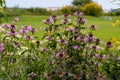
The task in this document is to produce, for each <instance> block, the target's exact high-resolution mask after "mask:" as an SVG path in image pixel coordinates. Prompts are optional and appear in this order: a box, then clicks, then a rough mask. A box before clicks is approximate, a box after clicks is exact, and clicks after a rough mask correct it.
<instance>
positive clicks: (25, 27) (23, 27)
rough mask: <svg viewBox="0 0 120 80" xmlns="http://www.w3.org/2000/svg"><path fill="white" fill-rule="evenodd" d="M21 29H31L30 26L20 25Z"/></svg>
mask: <svg viewBox="0 0 120 80" xmlns="http://www.w3.org/2000/svg"><path fill="white" fill-rule="evenodd" d="M22 29H23V30H27V31H31V30H32V28H31V26H22Z"/></svg>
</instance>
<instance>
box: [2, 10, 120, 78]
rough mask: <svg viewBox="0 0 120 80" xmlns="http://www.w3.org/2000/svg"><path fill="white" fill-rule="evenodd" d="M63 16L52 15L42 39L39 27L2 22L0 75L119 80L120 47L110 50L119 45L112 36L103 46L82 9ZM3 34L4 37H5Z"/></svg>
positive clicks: (45, 21) (93, 26) (16, 20)
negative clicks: (86, 24)
mask: <svg viewBox="0 0 120 80" xmlns="http://www.w3.org/2000/svg"><path fill="white" fill-rule="evenodd" d="M72 16H74V17H76V18H72V19H71V15H70V14H64V15H62V17H57V16H55V15H54V16H51V17H49V18H48V19H46V20H44V21H43V22H44V23H45V24H46V25H47V27H46V28H45V33H44V35H43V38H42V39H41V40H39V38H38V37H37V36H36V35H35V33H36V31H37V30H36V29H35V28H32V27H31V26H28V25H25V26H22V27H21V28H20V29H19V28H17V26H16V22H18V21H19V18H15V19H14V21H13V23H12V24H2V25H1V26H0V30H1V31H2V32H0V33H2V34H0V35H1V36H0V69H1V70H0V77H1V79H3V80H16V79H17V80H26V79H27V80H111V79H112V80H119V79H120V76H119V75H120V71H119V68H120V57H119V53H120V51H119V50H115V51H113V52H112V51H111V48H112V47H114V46H115V45H116V44H117V39H116V38H115V37H112V38H111V39H110V40H109V41H108V42H107V43H106V45H105V46H102V48H103V49H102V48H101V45H103V44H101V40H100V39H99V38H97V37H96V36H95V35H94V33H93V31H95V30H96V29H97V26H95V25H93V24H92V25H89V26H88V28H89V29H90V32H85V30H86V28H87V27H86V26H84V24H85V23H86V22H87V20H86V19H85V18H84V16H83V13H82V12H75V13H74V14H73V15H72ZM3 35H4V36H3Z"/></svg>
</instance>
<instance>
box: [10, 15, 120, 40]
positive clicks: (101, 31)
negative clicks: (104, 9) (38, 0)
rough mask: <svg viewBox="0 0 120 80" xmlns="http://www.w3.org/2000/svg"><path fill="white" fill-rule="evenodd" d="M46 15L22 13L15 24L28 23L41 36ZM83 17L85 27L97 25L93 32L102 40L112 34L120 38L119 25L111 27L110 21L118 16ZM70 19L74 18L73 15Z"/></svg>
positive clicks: (107, 38) (11, 18)
mask: <svg viewBox="0 0 120 80" xmlns="http://www.w3.org/2000/svg"><path fill="white" fill-rule="evenodd" d="M48 17H49V16H35V15H34V16H33V15H22V16H20V17H19V18H20V21H19V22H18V23H17V26H18V27H20V26H22V25H30V26H32V27H34V28H37V30H38V32H37V33H36V35H37V36H39V37H40V38H41V37H42V35H43V34H44V28H45V27H46V25H45V24H43V20H44V19H47V18H48ZM85 18H86V19H87V20H88V21H87V23H86V24H85V27H87V26H88V25H91V24H94V25H96V26H98V29H97V30H96V31H94V34H95V35H96V36H97V37H98V38H100V39H101V40H102V41H108V40H109V39H110V37H112V36H114V37H116V38H117V39H118V40H120V35H119V34H120V27H118V26H116V27H112V22H113V21H114V20H116V19H118V17H111V19H106V18H104V17H92V16H85ZM13 19H14V17H8V22H9V23H11V22H12V20H13ZM72 19H74V17H73V18H72ZM88 31H89V30H88Z"/></svg>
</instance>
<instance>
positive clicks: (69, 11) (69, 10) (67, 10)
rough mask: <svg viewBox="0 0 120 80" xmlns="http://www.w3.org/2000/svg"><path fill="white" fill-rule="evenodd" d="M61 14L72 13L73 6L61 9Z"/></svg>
mask: <svg viewBox="0 0 120 80" xmlns="http://www.w3.org/2000/svg"><path fill="white" fill-rule="evenodd" d="M61 12H62V13H69V14H70V13H71V6H63V7H62V8H61Z"/></svg>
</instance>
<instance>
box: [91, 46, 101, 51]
mask: <svg viewBox="0 0 120 80" xmlns="http://www.w3.org/2000/svg"><path fill="white" fill-rule="evenodd" d="M92 48H93V50H95V51H98V50H100V48H99V47H98V46H92Z"/></svg>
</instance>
